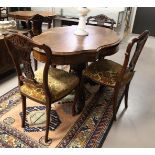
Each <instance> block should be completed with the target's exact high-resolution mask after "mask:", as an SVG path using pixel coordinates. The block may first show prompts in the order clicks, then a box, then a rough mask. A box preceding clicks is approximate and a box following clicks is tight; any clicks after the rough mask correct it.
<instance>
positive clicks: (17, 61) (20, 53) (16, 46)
mask: <svg viewBox="0 0 155 155" xmlns="http://www.w3.org/2000/svg"><path fill="white" fill-rule="evenodd" d="M4 41H5V44H6V46H7V49H8V52H9V54H10V55H11V57H12V60H13V62H14V65H15V67H16V71H17V74H18V80H19V86H21V85H23V83H28V84H32V85H35V86H37V87H41V88H43V89H44V90H45V88H46V89H47V91H49V90H48V69H49V66H50V64H51V57H52V51H51V50H50V48H49V47H48V46H46V45H44V44H43V45H41V44H38V43H36V42H34V41H33V40H31V39H30V38H28V37H26V36H24V35H19V34H12V35H10V36H5V38H4ZM34 48H35V49H36V48H37V49H38V50H41V51H44V52H45V55H46V56H47V61H46V63H45V66H44V71H43V83H38V82H37V81H36V80H35V76H34V71H33V68H32V63H31V53H32V50H33V49H34ZM21 64H23V68H21V67H20V66H21Z"/></svg>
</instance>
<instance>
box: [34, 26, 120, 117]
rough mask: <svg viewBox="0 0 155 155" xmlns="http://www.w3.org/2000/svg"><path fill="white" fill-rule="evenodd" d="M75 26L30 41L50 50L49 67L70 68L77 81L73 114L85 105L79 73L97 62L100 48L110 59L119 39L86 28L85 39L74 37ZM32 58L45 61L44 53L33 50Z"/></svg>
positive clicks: (107, 32) (102, 30) (104, 30)
mask: <svg viewBox="0 0 155 155" xmlns="http://www.w3.org/2000/svg"><path fill="white" fill-rule="evenodd" d="M76 28H77V26H65V27H54V28H51V29H49V30H48V31H46V32H43V33H42V34H40V35H38V36H35V37H33V40H34V41H36V42H38V43H40V44H46V45H48V46H49V47H50V48H51V51H52V64H55V65H71V66H72V69H73V70H74V72H75V73H76V74H77V76H78V77H79V79H80V84H79V87H78V90H77V91H76V92H77V93H76V94H75V95H76V97H75V102H76V103H74V104H75V111H74V113H75V114H78V113H80V112H81V111H82V109H83V107H84V105H85V95H84V94H85V93H84V84H83V80H82V79H83V78H82V71H83V69H85V67H86V64H87V63H88V62H93V61H95V60H96V57H97V54H98V53H97V51H96V49H97V48H99V47H101V46H102V47H105V49H106V50H105V55H104V56H109V55H112V54H115V53H116V52H117V51H118V45H119V43H120V38H119V37H118V35H117V33H116V32H115V31H113V30H111V29H108V28H104V27H99V26H91V25H87V26H86V30H87V32H88V33H89V34H88V35H87V36H78V35H75V34H74V32H75V31H76ZM33 56H34V57H35V59H36V60H38V61H42V62H45V61H46V56H45V54H44V53H43V52H39V51H37V50H34V52H33Z"/></svg>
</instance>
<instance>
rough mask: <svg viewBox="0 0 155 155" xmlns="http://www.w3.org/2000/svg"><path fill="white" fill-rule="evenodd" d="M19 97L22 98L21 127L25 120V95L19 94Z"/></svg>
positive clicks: (23, 125)
mask: <svg viewBox="0 0 155 155" xmlns="http://www.w3.org/2000/svg"><path fill="white" fill-rule="evenodd" d="M21 99H22V111H23V118H22V128H24V127H25V121H26V97H25V96H24V95H21Z"/></svg>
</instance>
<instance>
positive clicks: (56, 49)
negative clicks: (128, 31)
mask: <svg viewBox="0 0 155 155" xmlns="http://www.w3.org/2000/svg"><path fill="white" fill-rule="evenodd" d="M76 28H77V26H66V27H56V28H52V29H49V30H48V31H46V32H44V33H42V34H40V35H38V36H35V37H33V40H34V41H36V42H38V43H40V44H46V45H48V46H49V47H50V48H51V50H52V54H53V57H54V58H55V59H53V61H55V63H58V64H77V63H83V62H89V61H94V60H95V56H96V49H97V48H98V47H100V46H103V47H112V46H114V48H115V45H117V44H119V42H120V39H119V37H118V36H117V34H116V32H114V31H113V30H110V29H108V28H103V27H97V26H90V25H87V27H86V28H87V31H88V32H89V35H88V36H77V35H75V34H74V32H75V30H76ZM116 52H117V50H115V49H113V50H111V51H109V53H108V55H112V54H114V53H116ZM34 56H35V57H36V58H37V59H39V60H40V61H45V59H46V58H45V57H44V54H43V53H37V52H35V53H34Z"/></svg>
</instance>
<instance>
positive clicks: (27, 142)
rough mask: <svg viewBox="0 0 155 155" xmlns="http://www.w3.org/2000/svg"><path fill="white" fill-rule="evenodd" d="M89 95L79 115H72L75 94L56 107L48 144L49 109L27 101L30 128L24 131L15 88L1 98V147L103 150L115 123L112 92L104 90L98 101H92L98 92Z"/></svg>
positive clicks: (53, 106) (18, 96)
mask: <svg viewBox="0 0 155 155" xmlns="http://www.w3.org/2000/svg"><path fill="white" fill-rule="evenodd" d="M92 89H93V88H92ZM87 94H88V95H87V101H86V106H85V108H84V110H83V112H82V113H81V114H79V115H77V116H72V113H71V109H72V104H73V96H74V95H72V94H71V95H69V96H67V97H66V98H64V99H62V100H61V101H59V102H57V103H54V104H52V106H51V109H52V110H51V123H50V132H49V139H50V141H49V142H48V143H45V142H44V135H45V121H46V120H45V106H42V105H41V104H38V103H36V102H34V101H32V100H29V99H27V111H26V127H25V128H24V129H23V128H21V118H22V108H21V98H20V93H19V89H18V87H16V88H14V89H12V90H11V91H9V92H8V93H6V94H5V95H3V96H1V97H0V147H2V148H5V147H7V148H17V147H20V148H27V147H29V148H31V147H33V148H37V147H55V148H56V147H57V148H93V147H94V148H96V147H101V146H102V145H103V142H104V140H105V138H106V136H107V134H108V132H109V129H110V127H111V125H112V122H113V121H112V105H111V94H112V90H111V89H110V88H104V91H103V94H102V95H101V96H100V98H99V99H98V101H96V102H90V101H91V100H92V98H93V96H94V91H93V93H92V92H91V93H90V92H89V93H87Z"/></svg>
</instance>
